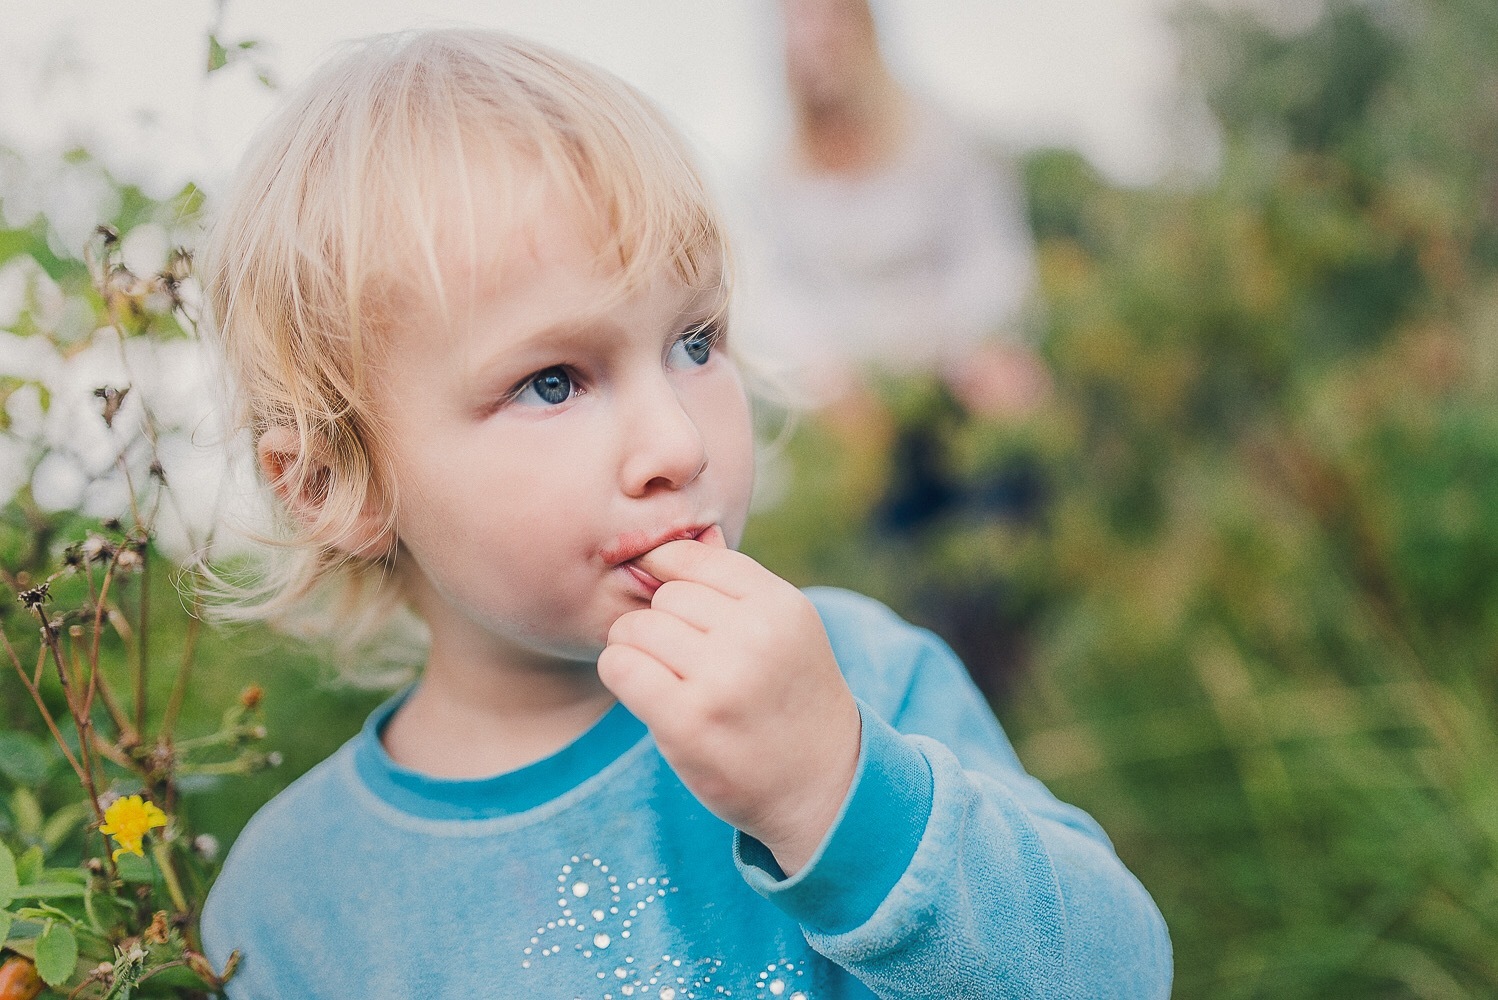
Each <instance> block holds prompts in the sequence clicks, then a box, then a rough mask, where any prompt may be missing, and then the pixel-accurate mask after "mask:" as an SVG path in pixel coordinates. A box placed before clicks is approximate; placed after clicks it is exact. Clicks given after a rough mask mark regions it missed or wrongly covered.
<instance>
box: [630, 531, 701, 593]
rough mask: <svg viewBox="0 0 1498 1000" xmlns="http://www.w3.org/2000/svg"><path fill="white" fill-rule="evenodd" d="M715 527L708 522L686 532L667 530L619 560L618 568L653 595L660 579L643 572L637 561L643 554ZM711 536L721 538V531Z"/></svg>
mask: <svg viewBox="0 0 1498 1000" xmlns="http://www.w3.org/2000/svg"><path fill="white" fill-rule="evenodd" d="M715 527H716V525H715V524H709V525H707V526H706V527H703V528H694V529H692V530H690V531H687V532H680V531H678V532H668V533H667V534H665V535H663V536H661V538H660V540H659V541H657V542H656V543H655V544H653V545H651V546H650V547H649V548H647V549H645V551H643V552H640V553H639V554H638V555H634V556H631V557H630V558H628V559H625V560H624V561H622V562H620V563H619V564H618V568H619V569H622V570H624V571H625V572H627V573H628V574H629V575H630V576H631V577H633V578H634V579H635V580H636V581H637V582H638V583H639V584H640V586H642V587H644V588H645V592H646V594H647V595H649V596H651V597H654V596H655V592H656V591H657V590H659V589H661V581H660V580H657V579H656V578H655V577H653V576H651V575H650V574H649V573H647V572H645V570H644V569H643V568H642V567H641V566H640V562H639V561H640V560H641V559H643V558H644V557H645V556H647V555H649V554H650V553H651V552H654V551H655V550H656V549H658V548H660V547H661V546H662V545H666V544H668V543H670V542H676V541H682V540H685V539H691V540H694V541H696V540H700V539H701V538H702V537H703V536H704V535H707V534H709V533H710V532H712V531H713V529H714V528H715ZM713 538H714V539H715V540H716V539H721V538H722V531H721V530H720V531H718V532H717V533H716V534H715V535H714V536H713ZM720 544H721V543H720Z"/></svg>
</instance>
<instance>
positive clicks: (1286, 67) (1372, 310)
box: [746, 0, 1498, 1000]
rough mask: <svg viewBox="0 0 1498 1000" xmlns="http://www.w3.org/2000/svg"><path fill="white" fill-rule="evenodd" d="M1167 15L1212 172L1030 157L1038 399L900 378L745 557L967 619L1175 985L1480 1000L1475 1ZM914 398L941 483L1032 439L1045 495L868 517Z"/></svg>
mask: <svg viewBox="0 0 1498 1000" xmlns="http://www.w3.org/2000/svg"><path fill="white" fill-rule="evenodd" d="M1179 27H1180V29H1181V31H1182V34H1183V37H1184V38H1185V39H1186V41H1187V52H1188V53H1189V59H1188V66H1189V69H1190V73H1191V76H1192V79H1193V81H1194V83H1195V85H1196V86H1197V87H1198V88H1199V90H1200V93H1201V94H1202V95H1203V96H1204V98H1205V100H1206V101H1207V103H1208V105H1209V106H1210V108H1211V110H1212V112H1213V114H1214V117H1215V118H1216V120H1217V122H1218V123H1219V124H1220V127H1221V139H1222V162H1221V169H1220V171H1219V172H1218V173H1217V175H1216V176H1215V178H1214V179H1213V180H1212V181H1211V182H1210V183H1206V184H1202V183H1199V182H1198V183H1190V182H1183V183H1182V184H1181V185H1179V186H1173V185H1171V184H1162V185H1159V186H1157V187H1155V188H1152V189H1148V190H1120V189H1116V188H1112V187H1110V186H1109V185H1107V184H1106V183H1104V182H1103V181H1102V180H1101V179H1100V178H1099V177H1098V176H1097V175H1096V174H1095V173H1094V172H1093V171H1092V170H1091V169H1090V168H1089V167H1088V165H1087V164H1086V163H1085V162H1084V161H1082V160H1081V159H1080V158H1078V157H1077V156H1075V155H1072V154H1069V153H1063V152H1051V153H1041V154H1038V155H1035V156H1032V157H1031V158H1030V159H1029V161H1028V163H1027V182H1028V185H1027V186H1028V191H1029V196H1030V202H1031V212H1032V221H1033V223H1034V226H1035V229H1036V233H1037V237H1038V240H1039V253H1040V264H1041V280H1042V288H1041V300H1042V301H1041V305H1042V307H1043V310H1042V317H1041V319H1040V320H1039V321H1038V323H1037V327H1038V329H1037V331H1036V332H1037V340H1038V343H1039V345H1040V347H1041V349H1042V350H1043V352H1044V354H1045V356H1046V357H1047V359H1048V360H1049V362H1050V364H1051V366H1052V369H1053V372H1054V375H1055V378H1056V384H1057V392H1056V394H1055V397H1054V398H1053V399H1052V400H1051V402H1050V404H1049V405H1048V406H1047V407H1045V409H1044V410H1043V411H1042V412H1040V413H1038V414H1036V415H1034V416H1033V417H1032V418H1031V419H1029V420H1028V421H1026V422H1024V423H1022V424H1019V425H1009V426H995V425H990V424H985V423H983V422H981V421H978V420H974V419H966V420H964V419H962V418H960V417H959V418H956V419H955V420H954V419H953V418H952V417H951V416H950V415H944V413H943V407H945V406H947V405H948V404H946V403H944V402H943V401H942V395H943V394H942V392H941V390H940V389H938V388H936V387H934V386H931V385H926V384H922V383H919V382H917V381H911V380H907V381H906V382H903V383H896V384H894V385H891V386H887V387H886V390H885V393H884V398H885V399H886V401H887V403H888V409H889V412H890V414H891V418H890V420H888V421H886V422H885V423H884V424H880V423H879V422H877V421H875V422H870V421H862V422H859V423H858V424H857V425H856V426H854V425H850V424H847V423H842V424H837V423H835V422H833V423H829V422H823V423H822V424H819V425H816V426H812V427H808V428H805V429H804V430H803V431H802V433H801V434H800V435H799V436H798V438H797V439H796V440H795V441H793V442H792V444H791V446H790V448H789V452H788V454H789V462H790V464H791V466H792V467H793V468H795V469H796V470H797V472H796V474H795V475H794V476H793V479H794V480H795V481H794V482H793V484H792V485H791V487H790V489H789V493H790V495H791V496H793V497H795V498H798V500H799V499H803V498H804V499H806V500H807V501H808V502H809V503H810V504H812V505H814V509H813V507H807V506H804V505H798V506H790V505H787V506H786V507H785V508H783V509H778V510H775V511H771V512H768V513H767V515H766V516H765V517H763V518H761V519H760V520H759V521H758V522H757V523H756V524H755V525H754V526H753V530H752V532H751V536H750V538H749V539H748V540H747V542H746V547H747V548H749V549H750V550H751V551H753V552H755V553H756V554H761V555H763V556H764V557H765V558H766V559H767V560H768V561H769V562H770V564H771V565H773V566H776V567H777V568H780V569H782V570H783V571H785V572H787V573H788V574H789V575H790V576H791V577H792V578H793V579H795V580H796V581H797V582H811V581H813V580H816V581H819V582H827V581H829V580H832V581H836V582H842V583H845V584H847V585H850V586H857V587H859V588H860V589H864V590H868V591H873V592H875V593H878V594H879V595H880V596H882V597H884V598H885V599H886V600H888V601H890V603H892V604H893V605H895V606H896V607H897V608H900V609H902V610H904V611H906V612H907V613H908V614H910V615H911V616H912V617H914V618H917V619H918V620H922V621H925V622H927V623H929V624H931V625H932V626H933V627H935V628H937V629H938V630H939V631H942V632H943V634H946V635H948V637H949V638H951V639H953V641H954V643H955V644H956V645H957V646H958V650H959V652H961V653H963V654H964V655H965V656H966V658H967V659H968V662H969V663H970V665H971V666H972V667H973V668H974V673H975V675H976V676H977V677H978V678H979V680H980V681H983V682H985V687H986V688H987V689H988V690H989V692H990V694H991V696H992V697H993V698H994V700H995V704H996V707H997V708H998V710H999V711H1000V714H1001V716H1002V717H1003V718H1004V720H1005V722H1006V725H1007V726H1008V727H1009V729H1010V731H1011V734H1012V735H1014V736H1015V738H1016V742H1017V744H1018V746H1019V749H1020V753H1021V756H1022V757H1023V758H1024V760H1025V762H1026V763H1027V765H1028V766H1029V767H1030V768H1031V769H1032V770H1033V771H1034V772H1035V773H1037V774H1038V775H1039V776H1040V777H1042V778H1043V779H1045V780H1046V781H1047V782H1048V783H1049V784H1050V785H1051V786H1052V787H1053V788H1054V789H1055V790H1056V791H1057V792H1058V794H1060V795H1061V796H1063V797H1064V798H1067V799H1070V800H1072V801H1075V802H1078V803H1080V804H1081V805H1083V806H1084V807H1086V808H1088V809H1089V810H1091V811H1092V812H1093V813H1094V814H1095V815H1096V816H1097V817H1098V818H1099V819H1100V820H1101V821H1102V823H1103V825H1104V826H1105V827H1106V828H1107V829H1108V830H1109V831H1110V833H1111V834H1112V835H1113V836H1114V838H1115V840H1116V842H1117V846H1118V848H1119V851H1120V853H1121V855H1122V856H1123V857H1124V858H1125V860H1126V861H1127V862H1128V863H1129V864H1130V865H1131V867H1132V868H1133V869H1134V870H1135V871H1136V872H1137V873H1138V874H1139V875H1140V877H1141V879H1142V880H1143V881H1144V883H1145V884H1146V885H1147V886H1148V887H1149V888H1150V889H1151V891H1152V892H1153V893H1154V895H1155V897H1156V899H1157V900H1158V901H1159V903H1160V905H1161V908H1162V910H1163V911H1164V913H1165V916H1166V918H1167V921H1168V922H1169V924H1170V926H1171V929H1172V933H1173V938H1174V942H1175V947H1176V954H1177V965H1178V986H1177V994H1176V995H1177V996H1180V997H1206V996H1211V997H1214V998H1217V1000H1223V998H1235V997H1271V996H1272V997H1276V998H1298V997H1305V998H1312V997H1315V998H1331V997H1347V998H1368V997H1429V998H1438V997H1439V998H1458V997H1478V996H1495V995H1498V405H1495V404H1498V5H1493V4H1492V3H1491V2H1489V0H1481V2H1476V0H1423V2H1408V3H1401V4H1395V3H1358V4H1355V3H1333V4H1330V5H1328V6H1327V7H1326V8H1325V10H1324V12H1323V13H1322V16H1321V17H1320V18H1319V20H1317V21H1316V22H1315V23H1314V24H1313V25H1311V26H1310V27H1308V28H1306V29H1304V30H1302V31H1299V32H1294V33H1286V32H1283V31H1277V30H1272V29H1271V28H1270V27H1268V26H1266V25H1264V24H1263V23H1261V22H1259V21H1257V20H1255V19H1254V18H1252V17H1250V16H1249V15H1247V14H1244V13H1241V12H1236V13H1235V12H1232V11H1224V10H1223V9H1219V8H1209V7H1191V8H1187V9H1186V10H1184V11H1183V12H1182V13H1181V14H1180V16H1179ZM912 420H914V421H917V422H919V421H926V422H928V423H930V422H932V421H936V422H938V423H941V424H942V425H943V426H946V428H947V430H946V436H945V441H946V448H947V450H948V456H949V464H950V476H951V479H952V491H953V494H954V495H955V496H957V497H959V498H963V497H966V498H975V497H976V498H981V497H982V496H983V495H984V492H985V490H987V489H988V488H989V484H991V483H993V482H994V481H995V478H996V477H1000V478H1002V476H1003V475H1004V474H1005V473H1004V470H1005V469H1006V468H1008V469H1012V468H1013V467H1014V463H1015V462H1016V461H1017V460H1020V459H1023V461H1025V462H1028V463H1032V464H1033V463H1037V462H1038V463H1039V466H1040V468H1041V470H1042V472H1041V478H1042V480H1043V482H1044V484H1045V485H1044V490H1043V492H1044V495H1045V499H1044V500H1043V502H1042V503H1041V505H1040V509H1039V511H1038V513H1035V514H1033V515H1031V516H1027V517H1024V518H1018V519H1016V518H1013V517H1006V516H1004V511H1003V510H1002V509H999V510H997V511H995V510H994V509H991V506H992V505H990V509H988V510H985V507H984V504H983V503H981V502H978V503H974V502H972V501H971V499H969V501H968V502H960V501H959V502H956V503H952V504H950V505H949V507H948V509H947V511H946V513H944V514H942V515H941V516H939V517H935V518H933V519H932V520H931V521H930V522H929V523H927V524H925V525H924V526H922V527H921V528H920V530H919V531H918V532H916V533H915V534H913V535H910V534H907V535H905V536H902V537H899V538H893V539H892V538H891V537H889V534H888V532H881V530H880V526H879V522H878V519H877V518H876V517H875V516H874V515H875V513H876V512H877V510H878V508H879V505H880V503H881V498H882V497H885V496H887V493H888V490H889V487H888V485H887V483H888V481H889V479H890V477H891V475H892V474H893V472H892V470H891V468H890V467H889V464H888V458H887V453H886V449H887V447H888V442H889V440H890V435H891V433H892V432H891V429H890V428H891V426H894V427H899V426H902V424H909V423H910V422H911V421H912ZM996 656H998V657H1001V658H998V659H996V658H995V657H996ZM1005 657H1007V658H1005Z"/></svg>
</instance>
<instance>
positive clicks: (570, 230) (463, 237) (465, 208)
mask: <svg viewBox="0 0 1498 1000" xmlns="http://www.w3.org/2000/svg"><path fill="white" fill-rule="evenodd" d="M433 214H434V226H433V235H432V237H431V240H430V246H431V253H430V260H429V261H427V262H426V264H427V266H426V270H427V272H428V273H427V275H426V280H425V281H424V282H422V284H424V285H426V286H427V287H426V295H425V296H424V297H425V298H426V299H427V304H428V306H429V307H435V309H436V310H437V311H438V312H439V313H453V312H456V311H463V310H468V309H472V308H474V307H476V306H479V305H482V304H485V303H492V302H493V301H494V300H495V299H499V298H504V297H511V296H516V295H522V294H523V293H525V292H526V291H527V290H529V289H530V288H531V287H532V286H533V285H535V284H536V283H537V282H542V281H546V280H548V279H554V278H556V276H557V273H558V272H562V273H565V274H566V275H567V276H569V277H571V278H574V279H577V280H578V281H580V282H586V283H587V284H589V285H590V286H592V287H593V288H594V290H595V291H594V294H593V295H592V297H591V298H590V299H589V300H588V301H579V302H569V303H561V304H562V305H566V306H567V307H568V308H569V309H571V310H573V311H575V312H577V313H578V314H579V318H583V314H586V313H587V312H589V311H593V312H596V313H604V312H607V311H608V310H609V309H611V308H612V307H613V306H614V305H616V304H617V300H619V299H624V298H628V297H630V296H632V295H635V294H638V293H640V292H641V291H642V290H644V289H645V288H647V287H653V286H673V285H674V286H676V287H677V289H678V290H679V291H680V292H681V293H682V294H683V295H686V296H690V297H695V296H696V295H697V293H699V292H704V293H705V294H707V295H709V296H712V295H716V294H718V293H719V291H720V289H721V282H722V277H723V274H722V270H723V261H722V259H721V254H719V253H718V252H717V251H718V248H717V247H716V246H715V245H714V246H711V247H693V246H687V245H685V243H684V239H685V235H686V234H682V235H683V239H682V240H679V241H678V242H677V245H675V246H674V247H666V248H662V247H660V246H659V245H656V246H653V247H652V246H647V245H644V244H646V243H648V242H649V241H648V240H647V239H645V238H644V237H643V236H642V235H641V233H640V232H638V231H636V228H631V227H629V226H628V225H627V223H621V220H619V219H617V218H614V217H612V214H611V212H610V208H609V205H608V204H607V201H606V198H605V196H604V195H603V193H601V192H598V191H595V190H591V189H589V188H588V187H586V186H584V185H582V184H580V183H578V182H577V181H576V180H575V179H574V178H567V177H558V176H556V174H555V173H554V172H550V171H548V170H546V169H545V168H544V167H543V166H542V165H539V164H536V163H525V162H522V163H521V164H519V165H518V168H517V165H515V164H513V163H501V164H495V163H493V162H486V161H479V162H477V163H475V164H474V165H473V166H472V167H471V168H470V169H468V170H465V171H463V172H462V173H461V174H460V175H459V176H458V177H457V178H456V179H455V180H454V182H451V183H447V184H445V185H444V186H443V189H442V190H441V191H440V192H439V194H438V198H437V201H436V208H435V212H434V213H433ZM637 228H643V227H637ZM688 258H691V260H692V262H693V266H690V267H688V266H684V265H685V262H686V261H687V259H688ZM706 258H711V259H706ZM599 291H602V292H603V294H598V292H599Z"/></svg>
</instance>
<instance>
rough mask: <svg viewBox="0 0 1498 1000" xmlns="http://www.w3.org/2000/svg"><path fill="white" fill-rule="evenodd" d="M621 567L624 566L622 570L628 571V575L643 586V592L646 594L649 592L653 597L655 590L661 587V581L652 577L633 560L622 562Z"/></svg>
mask: <svg viewBox="0 0 1498 1000" xmlns="http://www.w3.org/2000/svg"><path fill="white" fill-rule="evenodd" d="M623 568H624V570H625V571H626V572H628V573H629V575H630V576H632V577H634V578H635V579H636V580H637V581H639V584H640V586H642V587H644V588H645V592H646V593H647V594H649V595H650V596H651V597H654V596H655V592H656V591H657V590H660V589H661V581H659V580H657V579H656V578H655V577H653V576H651V575H650V574H649V573H647V572H645V571H644V570H643V569H641V568H640V567H639V566H638V565H636V564H635V563H634V562H633V561H630V562H627V563H624V564H623Z"/></svg>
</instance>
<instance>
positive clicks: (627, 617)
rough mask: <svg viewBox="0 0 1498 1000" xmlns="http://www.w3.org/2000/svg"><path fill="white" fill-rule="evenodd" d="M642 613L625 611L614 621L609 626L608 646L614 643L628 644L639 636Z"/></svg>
mask: <svg viewBox="0 0 1498 1000" xmlns="http://www.w3.org/2000/svg"><path fill="white" fill-rule="evenodd" d="M642 613H643V612H642V611H626V612H625V613H624V614H622V615H620V616H619V617H618V618H617V619H615V620H614V624H613V625H611V626H609V644H610V645H612V644H614V643H616V642H629V641H630V640H631V639H634V638H637V637H638V636H639V634H640V615H641V614H642Z"/></svg>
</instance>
